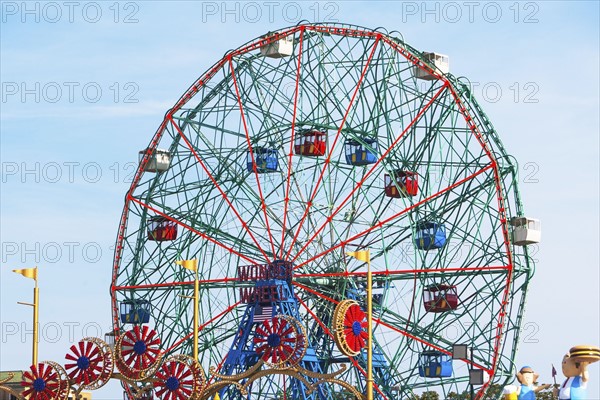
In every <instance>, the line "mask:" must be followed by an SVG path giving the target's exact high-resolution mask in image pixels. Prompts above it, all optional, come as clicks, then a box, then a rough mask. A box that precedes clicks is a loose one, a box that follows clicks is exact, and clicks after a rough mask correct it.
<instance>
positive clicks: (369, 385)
mask: <svg viewBox="0 0 600 400" xmlns="http://www.w3.org/2000/svg"><path fill="white" fill-rule="evenodd" d="M372 292H373V274H372V272H371V257H370V256H369V257H368V258H367V324H368V325H367V329H368V330H369V332H368V333H369V336H368V338H367V400H373V296H372Z"/></svg>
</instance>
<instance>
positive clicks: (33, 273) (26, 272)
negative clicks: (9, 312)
mask: <svg viewBox="0 0 600 400" xmlns="http://www.w3.org/2000/svg"><path fill="white" fill-rule="evenodd" d="M13 272H16V273H17V274H20V275H23V276H24V277H25V278H30V279H33V280H34V281H35V287H34V288H33V303H24V302H22V301H17V304H21V305H24V306H30V307H33V348H32V354H31V363H32V364H33V365H37V359H38V333H39V330H38V318H39V313H38V306H39V303H40V291H39V288H38V280H37V277H38V274H37V272H38V269H37V267H35V268H25V269H13Z"/></svg>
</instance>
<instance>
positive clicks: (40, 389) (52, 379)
mask: <svg viewBox="0 0 600 400" xmlns="http://www.w3.org/2000/svg"><path fill="white" fill-rule="evenodd" d="M29 369H30V370H31V371H25V372H23V381H21V386H23V387H24V390H23V393H22V395H23V397H24V398H26V399H29V400H66V399H67V396H68V395H69V388H70V385H69V381H68V379H67V374H66V372H65V370H64V369H63V368H62V367H61V366H60V365H58V364H57V363H54V362H52V361H44V362H41V363H38V364H37V365H32V366H31V367H29Z"/></svg>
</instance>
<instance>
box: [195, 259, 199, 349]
mask: <svg viewBox="0 0 600 400" xmlns="http://www.w3.org/2000/svg"><path fill="white" fill-rule="evenodd" d="M195 267H196V268H194V269H195V270H196V272H195V279H194V361H198V320H199V319H200V318H199V314H200V312H199V310H198V307H199V306H198V297H199V292H200V288H199V286H200V284H199V281H198V261H197V260H196V264H195Z"/></svg>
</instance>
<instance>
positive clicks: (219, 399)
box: [213, 393, 221, 400]
mask: <svg viewBox="0 0 600 400" xmlns="http://www.w3.org/2000/svg"><path fill="white" fill-rule="evenodd" d="M213 400H221V396H219V393H215V397H213Z"/></svg>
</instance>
